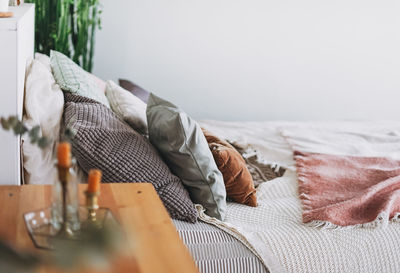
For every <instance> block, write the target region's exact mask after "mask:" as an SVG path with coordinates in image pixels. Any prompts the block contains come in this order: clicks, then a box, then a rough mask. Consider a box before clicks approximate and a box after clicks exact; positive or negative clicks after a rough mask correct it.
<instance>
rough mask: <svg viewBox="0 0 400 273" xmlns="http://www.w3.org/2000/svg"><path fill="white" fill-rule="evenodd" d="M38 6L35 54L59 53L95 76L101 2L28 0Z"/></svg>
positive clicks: (91, 0)
mask: <svg viewBox="0 0 400 273" xmlns="http://www.w3.org/2000/svg"><path fill="white" fill-rule="evenodd" d="M26 2H29V3H35V9H36V15H35V50H36V51H37V52H41V53H44V54H47V55H49V53H50V50H51V49H54V50H57V51H59V52H61V53H63V54H65V55H67V56H69V57H70V58H71V59H73V60H74V62H76V63H77V64H79V65H80V66H81V67H83V69H85V70H87V71H89V72H91V71H92V68H93V54H94V43H95V33H96V29H97V28H99V29H100V23H101V20H100V14H101V10H100V3H99V0H26Z"/></svg>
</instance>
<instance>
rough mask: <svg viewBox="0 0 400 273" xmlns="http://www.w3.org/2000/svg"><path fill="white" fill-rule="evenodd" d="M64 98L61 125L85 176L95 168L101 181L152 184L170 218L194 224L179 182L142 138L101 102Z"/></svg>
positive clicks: (194, 215) (191, 207)
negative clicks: (71, 136) (71, 134)
mask: <svg viewBox="0 0 400 273" xmlns="http://www.w3.org/2000/svg"><path fill="white" fill-rule="evenodd" d="M64 97H65V102H66V104H65V110H64V125H65V126H66V127H68V128H71V129H72V131H74V132H75V136H74V141H73V143H72V152H73V155H74V156H75V157H76V160H77V162H78V164H79V165H80V167H81V168H82V170H83V171H84V172H85V173H86V174H87V173H88V172H89V170H90V169H93V168H96V169H100V170H101V171H102V172H103V178H104V181H108V182H120V183H121V182H149V183H152V184H153V186H154V188H155V189H156V191H157V193H158V195H159V196H160V199H161V200H162V202H163V203H164V206H165V207H166V208H167V210H168V212H169V214H170V215H171V217H172V218H174V219H178V220H183V221H189V222H196V220H197V212H196V210H195V207H194V204H193V203H192V201H191V200H190V197H189V194H188V192H187V191H186V189H185V188H184V186H183V185H182V182H181V181H180V179H179V178H178V177H176V176H175V175H173V174H172V173H171V171H170V170H169V169H168V166H167V165H165V163H164V162H163V161H162V159H161V158H160V156H159V155H158V153H157V151H156V149H155V148H154V147H153V146H152V145H151V144H150V143H149V141H148V140H147V139H146V138H145V137H144V136H142V135H141V134H139V133H137V132H136V131H135V130H133V129H132V128H131V127H129V126H128V125H127V124H126V123H125V122H124V121H122V120H120V119H119V118H118V116H117V115H116V114H114V112H113V111H112V110H110V109H108V108H107V107H105V106H104V105H103V104H101V103H98V102H96V101H94V100H91V99H88V98H85V97H81V96H77V95H74V94H71V93H64Z"/></svg>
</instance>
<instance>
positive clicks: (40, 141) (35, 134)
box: [0, 116, 49, 149]
mask: <svg viewBox="0 0 400 273" xmlns="http://www.w3.org/2000/svg"><path fill="white" fill-rule="evenodd" d="M0 124H1V127H2V128H3V129H4V130H6V131H9V130H13V132H14V134H16V135H24V134H25V133H28V134H29V138H30V140H31V143H32V144H35V143H36V144H37V145H38V146H39V147H40V148H42V149H43V148H45V147H46V146H47V145H48V144H49V140H48V139H47V138H46V137H43V136H42V137H41V136H39V131H40V126H38V125H37V126H35V127H33V128H32V129H30V130H29V129H28V128H27V127H26V126H25V124H24V123H23V122H22V121H20V120H18V118H17V117H16V116H10V117H8V118H4V117H0Z"/></svg>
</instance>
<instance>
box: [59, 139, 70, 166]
mask: <svg viewBox="0 0 400 273" xmlns="http://www.w3.org/2000/svg"><path fill="white" fill-rule="evenodd" d="M57 160H58V166H60V167H63V168H69V167H70V166H71V144H69V143H68V142H60V144H58V147H57Z"/></svg>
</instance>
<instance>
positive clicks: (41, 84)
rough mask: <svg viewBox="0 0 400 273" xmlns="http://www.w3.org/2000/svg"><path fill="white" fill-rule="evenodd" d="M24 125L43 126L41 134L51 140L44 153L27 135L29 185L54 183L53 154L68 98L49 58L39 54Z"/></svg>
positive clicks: (29, 81)
mask: <svg viewBox="0 0 400 273" xmlns="http://www.w3.org/2000/svg"><path fill="white" fill-rule="evenodd" d="M25 92H26V93H25V105H24V106H25V113H26V114H25V116H24V118H23V120H24V122H25V123H26V124H27V125H28V127H30V128H32V127H34V126H35V125H39V126H40V133H41V135H43V136H46V137H47V138H49V139H50V140H51V143H50V144H49V145H48V146H47V147H46V148H45V149H43V150H41V149H40V148H38V147H37V145H36V144H31V143H30V139H29V136H28V135H24V136H23V140H24V144H23V156H24V169H25V174H26V176H25V179H26V183H29V184H48V183H52V182H53V179H52V178H53V177H54V172H55V168H54V157H53V151H54V147H55V146H56V144H57V141H58V138H59V135H60V122H61V118H62V113H63V109H64V96H63V92H62V91H61V89H60V87H59V86H58V85H57V84H56V82H55V80H54V77H53V74H52V73H51V67H50V60H49V57H47V56H46V55H42V54H39V55H38V54H36V59H35V60H33V61H32V63H31V66H30V67H29V69H28V71H27V77H26V91H25Z"/></svg>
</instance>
